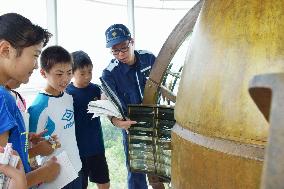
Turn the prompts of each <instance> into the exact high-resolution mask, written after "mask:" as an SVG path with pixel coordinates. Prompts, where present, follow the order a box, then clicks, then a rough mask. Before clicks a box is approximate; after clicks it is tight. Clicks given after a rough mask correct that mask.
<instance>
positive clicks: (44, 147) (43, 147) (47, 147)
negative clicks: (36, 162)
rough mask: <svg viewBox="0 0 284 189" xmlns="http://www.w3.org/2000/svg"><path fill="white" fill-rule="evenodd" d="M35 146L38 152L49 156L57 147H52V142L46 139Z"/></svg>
mask: <svg viewBox="0 0 284 189" xmlns="http://www.w3.org/2000/svg"><path fill="white" fill-rule="evenodd" d="M33 148H34V149H36V154H37V155H41V156H48V155H50V154H52V153H53V152H54V150H55V148H52V144H50V143H49V142H48V141H46V140H43V141H40V142H38V143H37V144H36V145H34V146H33Z"/></svg>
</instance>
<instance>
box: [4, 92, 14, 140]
mask: <svg viewBox="0 0 284 189" xmlns="http://www.w3.org/2000/svg"><path fill="white" fill-rule="evenodd" d="M8 103H13V102H8V99H7V98H5V96H4V95H1V96H0V134H2V133H4V132H6V131H9V130H10V129H11V128H13V127H14V126H16V125H17V124H16V121H15V119H14V118H13V116H12V113H11V112H10V111H9V108H8ZM10 109H11V108H10Z"/></svg>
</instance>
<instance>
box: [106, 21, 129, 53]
mask: <svg viewBox="0 0 284 189" xmlns="http://www.w3.org/2000/svg"><path fill="white" fill-rule="evenodd" d="M105 36H106V48H110V47H112V46H114V45H117V44H119V43H121V42H123V41H126V40H129V39H131V33H130V31H129V29H128V28H127V27H126V26H125V25H123V24H114V25H111V26H110V27H109V28H108V29H107V30H106V32H105Z"/></svg>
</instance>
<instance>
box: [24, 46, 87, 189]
mask: <svg viewBox="0 0 284 189" xmlns="http://www.w3.org/2000/svg"><path fill="white" fill-rule="evenodd" d="M72 64H73V62H72V58H71V55H70V54H69V52H68V51H67V50H65V49H64V48H62V47H60V46H51V47H48V48H46V49H45V50H44V51H43V52H42V54H41V57H40V66H41V70H40V73H41V75H42V76H43V77H44V78H45V79H46V81H47V84H46V87H45V89H44V91H42V92H40V93H39V94H38V95H37V96H36V99H35V100H34V102H33V104H32V105H31V106H30V107H29V108H28V112H29V114H30V120H29V129H30V132H36V133H38V132H41V131H43V130H45V129H47V133H46V134H45V135H52V134H56V135H57V136H58V138H59V141H60V142H61V148H60V149H58V153H59V152H61V151H63V150H64V151H66V153H67V154H68V157H69V159H70V161H71V163H72V165H73V167H74V168H75V171H76V172H77V173H78V172H79V171H80V169H81V167H82V164H81V160H80V157H79V151H78V147H77V142H76V137H75V123H74V115H73V112H74V111H73V98H72V96H71V95H69V94H67V93H65V92H64V90H65V89H66V87H67V85H68V84H69V83H70V80H71V78H72ZM81 187H82V183H81V178H80V177H77V179H75V180H73V181H72V182H71V183H69V184H68V185H66V186H65V187H63V188H64V189H71V188H74V189H80V188H81Z"/></svg>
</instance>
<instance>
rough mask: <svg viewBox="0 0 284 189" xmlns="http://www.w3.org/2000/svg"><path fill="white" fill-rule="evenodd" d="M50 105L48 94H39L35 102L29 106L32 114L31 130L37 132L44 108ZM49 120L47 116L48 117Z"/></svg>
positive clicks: (29, 111) (30, 120) (30, 119)
mask: <svg viewBox="0 0 284 189" xmlns="http://www.w3.org/2000/svg"><path fill="white" fill-rule="evenodd" d="M47 105H48V96H44V95H38V96H37V97H36V99H35V101H34V102H33V104H32V105H31V106H30V107H29V108H28V113H29V114H30V118H29V132H37V129H38V124H46V123H39V119H40V116H41V114H42V113H43V111H44V109H45V108H46V107H47ZM46 120H47V118H46Z"/></svg>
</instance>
